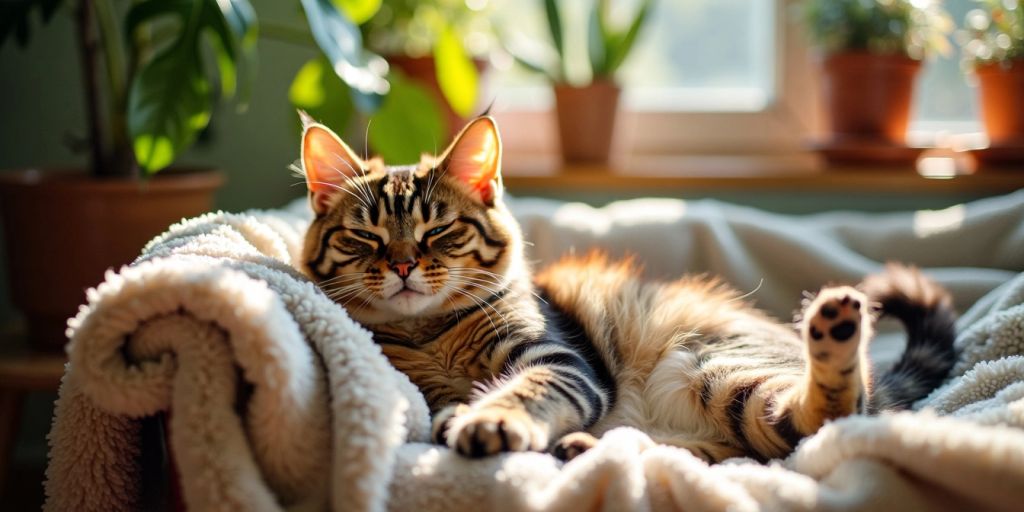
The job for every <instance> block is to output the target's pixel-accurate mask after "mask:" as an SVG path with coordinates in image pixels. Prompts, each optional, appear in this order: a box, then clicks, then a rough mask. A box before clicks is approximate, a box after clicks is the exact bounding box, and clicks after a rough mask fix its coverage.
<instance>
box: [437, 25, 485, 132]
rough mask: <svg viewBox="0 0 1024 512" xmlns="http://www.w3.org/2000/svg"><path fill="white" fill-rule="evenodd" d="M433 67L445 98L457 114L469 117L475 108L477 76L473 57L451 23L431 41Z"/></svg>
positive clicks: (477, 88)
mask: <svg viewBox="0 0 1024 512" xmlns="http://www.w3.org/2000/svg"><path fill="white" fill-rule="evenodd" d="M434 66H435V70H434V72H435V73H436V74H437V83H438V84H439V85H440V86H441V93H442V94H444V99H445V100H447V101H448V104H449V105H451V107H452V110H453V111H455V113H456V114H458V115H460V116H462V117H469V115H470V114H472V113H473V109H474V108H475V107H476V103H477V94H478V93H479V87H478V85H479V84H478V82H479V77H478V75H477V71H476V66H475V65H474V64H473V59H471V58H470V57H469V55H468V54H467V53H466V49H465V48H464V47H463V46H462V41H461V40H460V39H459V36H458V33H457V32H456V31H455V28H454V27H452V26H451V25H446V26H445V27H444V29H443V30H442V31H441V35H440V36H439V37H438V39H437V42H435V43H434Z"/></svg>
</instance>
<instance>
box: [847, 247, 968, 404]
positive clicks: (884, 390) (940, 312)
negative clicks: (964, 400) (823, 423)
mask: <svg viewBox="0 0 1024 512" xmlns="http://www.w3.org/2000/svg"><path fill="white" fill-rule="evenodd" d="M861 289H862V290H864V293H865V294H867V296H868V298H869V299H870V300H871V301H872V302H873V303H874V304H875V305H876V306H877V307H879V308H880V312H881V315H882V316H892V317H895V318H897V319H899V320H900V321H901V322H902V323H903V326H904V328H906V330H907V347H906V349H904V351H903V355H902V356H901V357H900V359H899V361H897V362H896V364H895V365H893V366H892V367H891V368H889V369H887V370H885V371H884V372H883V373H882V374H881V375H879V376H878V377H877V378H876V379H875V382H874V385H873V389H872V391H871V398H870V400H869V401H868V411H869V412H872V413H877V412H879V411H883V410H893V409H896V410H898V409H907V408H909V407H910V406H911V404H913V403H914V402H915V401H917V400H920V399H921V398H924V397H925V396H927V395H928V393H930V392H931V391H932V390H934V389H935V388H937V387H938V386H939V384H941V383H942V381H943V380H945V378H946V376H947V375H948V374H949V370H950V369H951V368H952V367H953V364H954V363H955V362H956V351H955V349H954V348H953V339H954V338H955V336H956V331H955V328H954V323H955V321H956V311H955V310H954V309H953V301H952V299H951V297H950V295H949V292H947V291H946V290H945V289H944V288H942V287H941V286H939V285H938V283H936V282H935V281H932V280H931V279H929V278H927V277H925V275H924V274H922V273H921V272H920V271H919V270H918V269H916V268H914V267H907V266H903V265H900V264H896V263H889V264H888V265H886V268H885V272H883V273H881V274H876V275H871V276H868V277H867V278H866V279H865V280H864V282H863V283H861Z"/></svg>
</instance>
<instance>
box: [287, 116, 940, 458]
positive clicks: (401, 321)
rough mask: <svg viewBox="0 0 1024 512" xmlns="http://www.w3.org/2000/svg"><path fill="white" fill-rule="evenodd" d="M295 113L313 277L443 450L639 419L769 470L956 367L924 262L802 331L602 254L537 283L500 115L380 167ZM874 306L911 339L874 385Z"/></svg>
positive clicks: (583, 436)
mask: <svg viewBox="0 0 1024 512" xmlns="http://www.w3.org/2000/svg"><path fill="white" fill-rule="evenodd" d="M300 115H301V116H302V120H303V125H304V131H303V137H302V149H301V169H302V171H303V173H304V175H305V178H306V181H307V185H308V192H309V201H310V206H311V208H312V210H313V212H314V215H315V218H314V219H313V220H312V222H311V224H310V226H309V229H308V232H307V234H306V237H305V242H304V247H303V252H302V255H303V260H302V266H303V271H304V272H305V273H306V274H307V275H308V276H309V277H310V278H311V279H312V280H313V281H314V282H316V283H317V284H318V285H319V286H320V288H321V289H322V290H323V292H324V293H326V294H327V295H328V296H329V297H330V298H332V299H333V300H335V301H336V302H338V303H339V304H342V305H343V306H344V307H345V308H346V309H347V311H348V313H349V315H351V317H352V318H353V319H355V320H356V321H358V322H360V323H361V324H362V325H364V326H366V327H367V328H368V329H370V330H371V331H372V332H373V336H374V340H375V341H376V343H378V344H379V345H380V347H381V348H382V350H383V353H384V354H385V355H386V356H387V358H388V359H389V360H390V362H391V364H393V365H394V366H395V367H396V368H397V369H398V370H400V371H402V372H404V373H405V374H406V375H407V376H408V377H409V379H410V380H411V381H412V382H413V383H414V384H415V385H417V386H418V387H419V389H420V390H421V391H422V393H423V395H424V397H425V398H426V400H427V403H428V405H429V407H430V409H431V413H432V414H433V424H432V425H433V428H432V436H433V439H434V441H436V442H438V443H440V444H446V445H447V446H449V447H450V448H452V449H454V450H455V451H456V452H458V453H460V454H462V455H466V456H470V457H481V456H487V455H493V454H497V453H501V452H516V451H526V450H532V451H545V450H550V451H551V452H552V453H554V454H555V455H556V456H559V457H561V458H563V459H566V460H568V459H571V458H573V457H575V456H578V455H579V454H581V453H583V452H585V451H586V450H587V449H589V448H590V447H592V446H593V445H594V443H595V442H596V441H597V438H598V437H600V435H601V434H602V433H604V432H606V431H608V430H609V429H611V428H614V427H619V426H631V427H635V428H637V429H640V430H642V431H644V432H646V433H647V434H648V435H650V437H651V438H652V439H653V440H654V441H656V442H659V443H664V444H669V445H673V446H677V447H681V448H685V449H687V450H690V451H691V452H692V453H694V454H695V455H696V456H698V457H700V458H702V459H704V460H705V461H708V462H717V461H721V460H723V459H726V458H729V457H735V456H747V457H753V458H756V459H759V460H767V459H770V458H776V457H782V456H784V455H786V454H788V453H789V452H791V451H792V450H793V448H794V447H795V445H796V444H797V443H798V442H799V441H800V439H801V438H803V437H805V436H808V435H811V434H813V433H814V432H815V431H817V430H818V429H819V428H820V427H821V426H822V425H823V424H824V423H825V422H826V421H828V420H831V419H835V418H839V417H841V416H845V415H849V414H854V413H870V412H876V411H880V410H886V409H901V408H906V407H908V406H909V404H911V403H912V402H913V401H915V400H917V399H919V398H922V397H923V396H925V395H926V394H927V393H928V392H929V391H930V390H932V389H933V388H935V387H936V386H937V385H938V384H939V383H940V382H941V381H942V380H943V379H944V378H945V376H946V374H947V373H948V372H949V369H950V368H951V367H952V364H953V361H954V349H953V336H954V331H953V321H954V318H955V313H954V311H953V309H952V305H951V301H950V298H949V295H948V293H946V292H945V291H944V290H943V289H941V288H940V287H939V286H938V285H936V284H935V283H934V282H932V281H931V280H929V279H927V278H926V277H925V276H924V275H923V274H921V273H920V272H919V271H918V270H916V269H913V268H910V267H904V266H899V265H894V264H891V265H889V266H888V267H887V269H886V271H885V272H884V273H882V274H879V275H875V276H871V277H868V278H867V279H866V280H865V281H864V282H863V283H862V284H861V286H860V287H859V289H858V288H854V287H850V286H830V287H825V288H823V289H822V290H821V291H820V292H819V293H818V294H817V295H816V296H814V297H813V298H811V299H808V300H806V301H805V305H804V309H803V313H802V316H801V317H800V318H799V319H798V321H797V324H796V328H795V329H794V327H793V325H792V324H784V323H780V322H778V321H776V320H773V319H772V318H770V317H769V316H768V315H767V314H764V313H762V312H760V311H758V310H757V309H754V308H753V307H751V306H750V305H749V304H748V303H746V302H745V301H744V300H742V298H741V297H740V296H739V294H738V293H737V292H736V291H734V290H732V289H730V288H729V287H728V286H726V285H725V284H723V283H721V282H719V281H718V280H715V279H713V278H708V277H703V276H686V277H683V278H681V279H679V280H676V281H673V282H664V283H662V282H644V281H642V280H641V279H639V278H638V277H637V271H636V268H635V265H634V264H633V263H632V262H630V261H628V260H627V261H623V262H610V261H609V260H608V259H607V258H605V257H604V256H602V255H600V254H597V253H592V254H590V255H587V256H583V257H568V258H566V259H564V260H562V261H561V262H559V263H556V264H554V265H552V266H550V267H549V268H547V269H544V270H543V271H541V272H539V273H537V274H536V275H535V276H533V275H532V272H531V269H530V267H529V265H528V264H527V263H526V259H525V257H524V254H523V246H524V241H523V239H522V235H521V232H520V228H519V225H518V224H517V223H516V220H515V219H514V218H513V217H512V215H511V213H510V212H509V210H508V209H507V208H506V206H505V204H504V202H503V200H502V194H503V187H502V180H501V172H500V167H501V159H502V146H501V138H500V135H499V133H498V127H497V124H496V122H495V120H494V119H493V118H491V117H487V116H483V117H479V118H477V119H475V120H473V121H471V122H470V123H469V124H468V125H467V126H466V127H465V128H464V129H463V130H462V131H461V132H460V133H459V134H458V135H457V136H456V138H455V140H454V141H453V142H452V143H451V145H450V146H449V147H448V148H447V149H446V150H445V151H444V152H443V153H442V154H441V155H440V156H437V157H433V156H424V157H423V158H422V160H421V161H420V163H419V164H417V165H406V166H385V165H384V162H382V161H381V160H380V159H379V158H373V159H370V160H366V161H364V160H363V159H361V158H360V157H359V156H358V155H356V154H355V153H354V152H353V151H352V150H351V149H350V148H349V147H348V146H347V145H346V144H345V143H344V142H343V141H342V140H341V139H340V138H339V137H338V136H337V135H335V134H334V132H332V131H331V130H330V129H329V128H327V127H326V126H324V125H322V124H319V123H317V122H315V121H314V120H313V119H311V118H310V117H309V116H307V115H305V114H304V113H300ZM873 308H874V309H878V310H879V311H878V313H881V314H890V315H893V316H896V317H898V318H899V319H901V320H902V321H903V323H904V324H905V325H906V327H907V329H908V348H907V349H906V351H905V353H904V354H903V356H902V358H901V359H900V360H899V361H898V362H897V363H896V365H895V366H893V367H892V368H891V369H890V370H889V371H887V372H886V373H884V374H883V375H881V376H880V378H878V379H876V380H874V381H873V380H872V376H871V371H870V370H871V366H870V363H869V361H868V360H867V350H866V348H867V345H868V341H869V339H870V338H871V336H872V329H873V324H874V318H875V316H876V312H875V311H873Z"/></svg>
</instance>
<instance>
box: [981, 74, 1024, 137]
mask: <svg viewBox="0 0 1024 512" xmlns="http://www.w3.org/2000/svg"><path fill="white" fill-rule="evenodd" d="M975 71H976V72H977V75H978V85H979V89H980V92H981V117H982V120H983V121H984V123H985V132H986V133H987V134H988V138H989V142H990V143H991V144H992V146H1018V147H1024V59H1022V60H1016V61H1012V62H1009V63H1006V64H987V65H983V66H978V67H977V69H976V70H975Z"/></svg>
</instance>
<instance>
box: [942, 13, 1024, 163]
mask: <svg viewBox="0 0 1024 512" xmlns="http://www.w3.org/2000/svg"><path fill="white" fill-rule="evenodd" d="M976 1H977V2H978V3H979V4H981V5H980V7H979V8H977V9H973V10H971V11H970V12H969V13H967V18H966V20H965V27H964V30H963V31H961V32H960V33H958V34H957V35H958V39H959V41H960V43H961V49H962V57H963V59H964V60H963V64H964V65H965V67H967V71H968V72H973V74H974V75H975V76H976V77H977V83H978V86H979V90H980V99H981V117H982V121H983V122H984V124H985V132H986V133H987V134H988V138H989V145H990V147H989V148H988V149H986V150H983V151H981V152H980V155H981V156H982V160H992V161H993V162H996V161H998V162H1002V163H1011V162H1013V163H1018V164H1019V163H1021V162H1022V161H1024V4H1022V3H1020V2H1017V1H1004V0H976Z"/></svg>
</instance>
